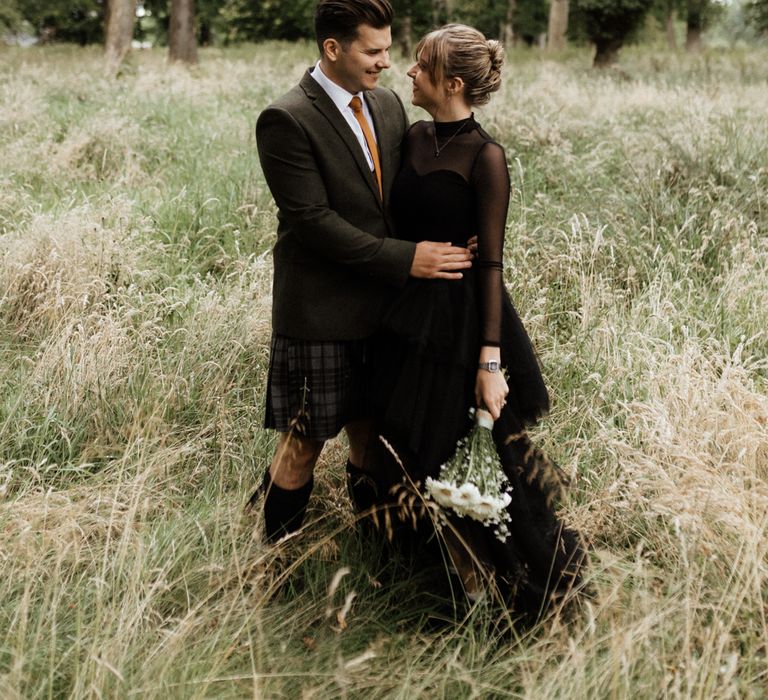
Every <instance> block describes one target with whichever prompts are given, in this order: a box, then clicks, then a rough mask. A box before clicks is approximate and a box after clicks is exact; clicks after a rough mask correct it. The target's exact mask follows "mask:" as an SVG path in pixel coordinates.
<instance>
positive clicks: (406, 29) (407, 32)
mask: <svg viewBox="0 0 768 700" xmlns="http://www.w3.org/2000/svg"><path fill="white" fill-rule="evenodd" d="M398 42H399V44H400V50H401V51H402V52H403V55H404V56H405V57H406V58H407V59H409V60H410V58H411V57H412V56H413V18H412V17H411V13H410V12H407V13H406V14H405V15H404V16H403V19H402V21H401V23H400V31H399V32H398Z"/></svg>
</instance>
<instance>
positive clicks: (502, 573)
mask: <svg viewBox="0 0 768 700" xmlns="http://www.w3.org/2000/svg"><path fill="white" fill-rule="evenodd" d="M403 146H404V152H403V165H402V169H401V171H400V173H399V174H398V175H397V177H396V179H395V181H394V183H393V187H392V195H391V207H392V213H393V217H394V220H395V224H396V230H397V232H398V236H399V237H401V238H403V239H407V240H413V241H423V240H429V241H450V242H451V243H452V244H454V245H457V246H465V245H466V244H467V241H468V239H469V238H471V237H472V236H474V235H477V237H478V256H477V259H476V260H475V261H474V264H473V266H472V269H471V270H469V271H465V272H464V276H463V279H462V280H460V281H455V280H423V279H413V278H411V279H410V280H409V281H408V283H407V284H406V287H405V288H404V289H403V290H402V292H401V293H400V294H399V295H398V296H397V298H396V299H395V300H394V302H393V303H392V305H391V307H390V308H389V310H388V312H387V314H386V316H385V318H384V320H383V323H382V328H381V331H380V333H379V334H378V335H377V338H376V341H375V342H374V343H373V348H374V350H373V353H374V356H373V362H372V366H373V367H374V377H373V385H372V395H373V402H374V415H375V417H376V421H377V428H378V432H379V434H380V435H381V436H382V437H383V438H385V439H386V441H387V442H388V443H389V444H390V445H391V447H392V448H393V450H394V452H395V453H396V454H397V456H398V458H399V460H400V463H401V464H402V466H401V465H400V464H398V463H397V461H396V460H395V459H394V458H393V457H392V455H391V453H390V452H389V450H383V449H381V443H379V444H378V445H377V447H376V448H375V449H374V450H373V451H372V456H371V462H372V465H373V469H374V470H375V472H376V473H377V474H378V477H379V479H380V480H381V483H380V488H379V491H380V493H384V494H391V493H392V492H396V491H397V486H396V485H397V484H401V483H403V482H406V483H409V484H413V483H415V484H417V485H421V484H423V483H424V480H425V478H426V477H428V476H433V477H434V476H436V475H437V474H438V472H439V469H440V465H441V464H443V463H444V462H445V461H446V460H447V459H448V458H449V457H450V456H451V455H452V454H453V452H454V450H455V448H456V442H457V441H458V440H459V439H460V438H461V437H463V436H464V435H466V433H467V432H468V431H469V429H470V427H471V419H470V417H469V409H470V407H473V406H474V405H475V398H474V388H475V380H476V376H477V362H478V358H479V353H480V347H481V345H491V346H498V347H500V351H501V364H502V366H503V367H504V368H505V370H506V372H507V381H508V384H509V395H508V397H507V404H506V406H505V408H504V409H503V411H502V415H501V417H500V418H499V420H497V421H496V424H495V426H494V431H493V432H494V440H495V442H496V445H497V450H498V451H499V455H500V458H501V461H502V465H503V468H504V470H505V473H506V475H507V477H508V479H509V480H510V483H511V484H512V502H511V503H510V505H509V511H510V515H511V523H510V535H509V537H507V539H506V540H505V541H504V542H503V543H502V542H500V541H499V540H498V539H497V538H496V537H495V534H494V532H493V531H491V530H490V529H488V528H486V527H484V526H482V525H480V524H479V523H477V522H476V521H473V520H469V519H468V518H454V519H453V520H452V522H454V523H455V525H456V526H457V527H458V528H459V529H460V532H461V536H462V538H463V539H464V540H465V541H467V542H469V544H470V546H471V548H472V550H473V555H474V556H476V557H478V558H479V559H480V561H482V563H483V564H484V565H485V567H486V568H487V569H488V570H490V571H492V572H493V573H494V576H495V580H496V582H497V583H498V585H499V588H500V589H501V590H502V591H503V592H505V594H506V595H507V596H508V597H509V598H510V599H511V601H512V602H513V604H514V605H515V606H516V607H518V608H521V609H524V610H529V611H537V610H539V609H541V608H542V605H543V604H546V602H547V601H548V600H550V599H551V598H552V597H556V596H562V594H564V593H566V592H567V591H569V590H570V589H571V588H572V587H573V585H574V583H577V582H578V578H579V575H578V570H579V566H580V564H581V561H582V559H583V547H582V546H581V544H580V540H579V538H578V537H577V535H576V533H574V532H571V531H569V530H567V529H564V528H563V527H562V525H561V523H560V522H559V521H558V519H557V518H556V516H555V513H554V510H553V500H554V499H555V498H556V497H557V496H558V495H559V494H560V491H561V489H562V487H563V484H564V479H563V475H562V472H561V471H560V470H559V468H557V466H556V465H554V463H552V462H551V461H550V460H548V459H547V458H546V457H545V456H544V455H543V454H542V453H541V452H540V451H539V450H537V449H536V448H535V447H534V446H533V445H532V443H531V442H530V441H529V439H528V437H527V435H526V434H525V427H526V426H527V425H531V424H533V423H535V422H536V420H537V419H538V418H539V417H541V415H542V414H544V413H546V411H547V410H548V408H549V397H548V394H547V390H546V387H545V385H544V381H543V379H542V376H541V371H540V369H539V364H538V360H537V357H536V355H535V353H534V350H533V348H532V346H531V342H530V340H529V338H528V335H527V333H526V331H525V328H524V327H523V324H522V322H521V321H520V318H519V316H518V314H517V312H516V311H515V309H514V307H513V306H512V303H511V301H510V299H509V295H508V294H507V292H506V289H505V287H504V284H503V279H502V255H503V246H504V232H505V224H506V218H507V208H508V202H509V192H510V184H509V174H508V171H507V164H506V157H505V153H504V150H503V148H502V147H501V146H500V145H499V144H497V143H496V142H494V141H493V140H492V139H491V138H490V137H489V136H488V134H487V133H486V132H485V131H484V130H483V129H482V128H481V127H480V126H479V125H478V124H477V122H475V120H474V118H473V117H470V118H469V119H465V120H462V121H459V122H439V123H436V124H435V123H432V122H417V123H416V124H414V125H413V126H412V127H411V129H410V130H409V132H408V134H407V135H406V137H405V140H404V144H403ZM403 469H405V471H406V474H403ZM392 486H395V488H394V489H392V488H391V487H392ZM383 500H384V501H386V500H387V499H386V497H385V498H384V499H383ZM403 503H404V500H403V499H402V498H399V499H395V498H394V497H393V498H392V499H391V500H390V501H389V504H388V507H390V508H391V507H392V506H393V505H398V506H402V504H403ZM409 516H410V514H409ZM407 519H408V520H410V517H409V518H407Z"/></svg>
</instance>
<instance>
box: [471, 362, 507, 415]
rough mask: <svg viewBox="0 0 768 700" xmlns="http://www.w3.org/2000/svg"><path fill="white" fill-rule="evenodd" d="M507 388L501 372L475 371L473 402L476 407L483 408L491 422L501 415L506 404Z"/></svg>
mask: <svg viewBox="0 0 768 700" xmlns="http://www.w3.org/2000/svg"><path fill="white" fill-rule="evenodd" d="M508 393H509V387H508V386H507V380H506V379H504V375H503V374H502V373H501V372H489V371H488V370H485V369H478V370H477V379H476V380H475V400H476V401H477V405H478V406H485V407H486V408H487V409H488V411H489V412H490V414H491V415H492V416H493V420H497V419H498V417H499V416H500V415H501V409H502V408H503V407H504V404H505V403H507V394H508Z"/></svg>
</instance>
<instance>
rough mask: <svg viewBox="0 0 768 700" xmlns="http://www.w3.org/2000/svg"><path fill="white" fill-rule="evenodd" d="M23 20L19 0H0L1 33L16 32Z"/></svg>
mask: <svg viewBox="0 0 768 700" xmlns="http://www.w3.org/2000/svg"><path fill="white" fill-rule="evenodd" d="M22 21H23V17H22V14H21V12H20V10H19V6H18V2H17V0H0V33H2V32H5V31H9V32H15V31H16V30H17V29H18V28H19V27H20V26H21V23H22Z"/></svg>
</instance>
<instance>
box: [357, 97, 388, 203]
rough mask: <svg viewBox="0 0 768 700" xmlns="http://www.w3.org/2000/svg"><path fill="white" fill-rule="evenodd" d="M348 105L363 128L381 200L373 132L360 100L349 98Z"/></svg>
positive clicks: (378, 164)
mask: <svg viewBox="0 0 768 700" xmlns="http://www.w3.org/2000/svg"><path fill="white" fill-rule="evenodd" d="M349 106H350V107H351V108H352V111H353V112H354V113H355V119H357V123H358V124H360V128H361V129H362V130H363V136H365V142H366V143H367V144H368V150H369V151H370V152H371V158H372V159H373V172H374V173H376V182H378V183H379V196H380V197H381V198H382V200H383V199H384V189H383V188H382V186H381V163H380V162H379V149H378V148H376V141H375V139H374V138H373V132H372V131H371V127H370V125H369V124H368V120H367V119H366V118H365V114H363V103H362V100H361V99H360V98H359V97H357V96H355V97H353V98H352V99H351V100H350V102H349Z"/></svg>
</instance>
